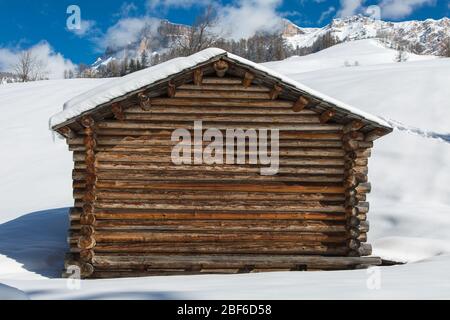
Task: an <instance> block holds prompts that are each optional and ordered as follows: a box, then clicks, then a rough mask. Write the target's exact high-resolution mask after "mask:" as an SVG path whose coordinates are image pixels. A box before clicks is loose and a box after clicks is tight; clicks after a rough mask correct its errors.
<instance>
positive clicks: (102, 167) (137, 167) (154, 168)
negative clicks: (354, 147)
mask: <svg viewBox="0 0 450 320" xmlns="http://www.w3.org/2000/svg"><path fill="white" fill-rule="evenodd" d="M97 170H98V171H99V172H111V173H114V172H113V171H117V173H126V172H140V173H148V174H157V172H167V173H171V172H184V173H194V172H198V173H202V174H208V173H220V172H222V173H227V172H228V173H257V174H259V173H260V168H258V167H257V166H233V165H223V166H202V165H198V166H176V165H172V166H167V165H157V164H145V163H137V164H122V163H99V164H98V166H97ZM75 172H76V173H77V174H83V170H75ZM278 173H279V174H338V175H343V174H344V168H343V167H326V166H319V167H307V166H302V167H281V168H280V169H279V170H278ZM368 190H369V191H370V186H368V185H367V184H362V185H360V188H359V189H358V192H362V193H367V191H368Z"/></svg>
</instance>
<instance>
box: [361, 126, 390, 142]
mask: <svg viewBox="0 0 450 320" xmlns="http://www.w3.org/2000/svg"><path fill="white" fill-rule="evenodd" d="M385 134H386V130H384V129H381V128H377V129H375V130H372V131H370V132H369V133H368V134H366V139H365V140H366V141H367V142H371V141H375V140H377V139H378V138H381V137H382V136H384V135H385Z"/></svg>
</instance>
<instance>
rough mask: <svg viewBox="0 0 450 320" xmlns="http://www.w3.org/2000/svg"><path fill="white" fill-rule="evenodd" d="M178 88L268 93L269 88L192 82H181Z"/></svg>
mask: <svg viewBox="0 0 450 320" xmlns="http://www.w3.org/2000/svg"><path fill="white" fill-rule="evenodd" d="M178 89H180V90H188V91H213V92H217V91H233V92H264V93H269V92H270V89H269V88H266V87H263V86H259V85H251V86H248V87H245V86H243V85H242V84H221V85H217V84H201V85H195V84H194V85H192V84H183V85H181V86H179V87H178Z"/></svg>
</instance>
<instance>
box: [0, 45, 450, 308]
mask: <svg viewBox="0 0 450 320" xmlns="http://www.w3.org/2000/svg"><path fill="white" fill-rule="evenodd" d="M393 54H394V53H393V52H392V51H391V50H389V49H385V48H383V47H382V46H379V45H378V44H377V43H376V42H374V41H373V40H364V41H356V42H351V43H347V44H341V45H338V46H335V47H333V48H330V49H328V50H325V51H322V52H320V53H317V54H314V55H311V56H305V57H293V58H290V59H287V60H285V61H281V62H273V63H268V64H266V65H267V66H269V67H271V68H274V69H275V70H277V71H279V72H281V73H285V74H287V75H289V76H291V77H293V78H294V79H295V80H298V81H300V82H303V83H304V84H306V85H309V86H311V87H312V88H314V89H317V90H319V91H321V92H323V93H325V94H328V95H330V96H333V97H335V98H338V99H340V100H342V101H343V102H347V103H349V104H351V105H354V106H356V107H358V108H360V109H362V110H364V111H368V112H371V113H373V114H375V115H379V116H381V117H383V118H384V119H386V120H387V121H390V122H391V123H392V124H393V125H395V126H396V127H397V130H396V131H395V132H394V133H392V134H391V135H389V136H388V137H385V138H383V139H381V140H380V141H377V143H376V146H375V150H374V152H373V157H372V159H371V163H370V180H371V182H372V186H373V192H372V194H371V195H370V196H369V201H370V203H371V211H370V214H369V219H370V222H371V231H370V232H369V241H370V242H371V243H373V244H374V250H375V254H377V255H381V256H382V257H384V258H387V259H396V260H400V261H405V262H406V261H408V262H411V263H409V264H407V265H404V266H396V267H383V268H381V271H380V272H381V288H380V289H379V290H371V289H370V288H368V287H367V284H366V283H367V279H368V275H369V273H368V272H367V271H366V270H357V271H342V272H307V273H305V272H293V273H282V272H281V273H272V274H249V275H236V276H181V277H160V278H146V279H120V280H108V281H102V280H100V281H85V282H83V283H82V287H81V289H80V290H70V288H68V287H67V282H66V281H65V280H57V279H52V280H49V279H48V278H54V277H57V276H59V274H60V272H61V270H62V258H63V255H64V253H65V250H66V243H65V239H66V230H67V225H68V221H67V209H60V208H67V207H70V206H71V205H72V202H73V201H72V194H71V170H72V161H71V155H70V153H69V152H68V151H67V147H66V145H65V143H64V141H62V140H56V141H53V139H52V136H51V133H50V131H49V130H48V118H49V117H50V116H51V115H52V114H54V113H56V112H57V111H60V110H61V108H62V105H63V103H64V102H65V100H67V99H69V98H72V97H73V96H75V95H77V94H79V93H80V92H83V91H86V90H88V89H90V88H93V87H95V86H97V85H100V84H102V83H104V82H105V81H110V80H61V81H42V82H35V83H28V84H7V85H4V86H0V108H1V112H2V115H3V116H2V117H1V118H0V137H1V138H0V148H1V150H7V152H5V153H4V154H3V156H2V158H1V160H0V161H1V163H0V176H1V177H2V182H1V183H0V194H2V201H1V202H0V213H1V214H0V283H3V284H5V285H7V286H10V287H15V288H18V289H19V290H21V291H23V292H25V294H27V295H28V296H29V297H30V298H31V299H36V298H37V299H48V298H57V299H61V298H71V299H79V298H89V299H113V298H130V299H177V298H181V299H198V298H208V299H211V298H212V299H221V298H226V299H230V298H235V299H239V298H247V299H248V298H261V299H263V298H266V299H270V298H272V299H274V298H276V299H298V298H303V299H314V298H325V299H333V298H339V299H346V298H353V299H364V298H368V299H379V298H385V299H386V298H388V299H392V298H449V297H450V280H449V278H448V269H449V268H450V232H449V230H450V185H449V184H448V181H450V129H449V125H448V123H449V121H448V119H449V118H450V109H449V108H448V101H450V91H449V90H448V84H449V83H450V59H436V58H434V57H426V56H425V57H421V56H420V57H419V56H413V55H411V57H410V61H409V62H403V63H394V62H393V59H392V57H393ZM345 60H349V61H358V62H359V66H358V67H344V62H345ZM24 199H25V200H24ZM280 288H282V289H280ZM0 294H1V293H0ZM0 298H1V296H0Z"/></svg>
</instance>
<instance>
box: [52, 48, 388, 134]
mask: <svg viewBox="0 0 450 320" xmlns="http://www.w3.org/2000/svg"><path fill="white" fill-rule="evenodd" d="M223 57H227V58H228V59H229V60H231V61H234V62H236V63H239V64H242V65H245V66H247V67H249V68H251V69H254V70H257V71H260V72H262V73H265V74H267V75H268V76H270V77H273V78H277V79H278V80H279V81H280V82H281V83H282V84H285V85H289V86H291V87H293V88H294V89H297V90H299V91H302V92H306V93H308V94H309V95H311V96H313V97H315V98H316V99H318V100H321V101H323V102H325V103H328V104H330V105H333V106H334V107H336V108H337V109H341V110H342V111H346V112H348V113H352V114H354V115H357V116H359V117H361V118H363V119H365V120H367V121H370V122H372V123H374V124H377V125H379V126H382V127H386V128H391V126H390V125H389V124H388V123H387V122H386V121H384V120H383V119H381V118H379V117H376V116H374V115H371V114H369V113H366V112H364V111H361V110H359V109H357V108H355V107H352V106H349V105H347V104H345V103H343V102H341V101H338V100H336V99H333V98H331V97H329V96H327V95H325V94H322V93H320V92H318V91H316V90H314V89H311V88H309V87H307V86H305V85H303V84H301V83H299V82H297V81H295V80H292V79H291V78H289V77H286V76H284V75H282V74H279V73H277V72H275V71H273V70H271V69H269V68H266V67H264V66H262V65H260V64H257V63H254V62H252V61H250V60H247V59H244V58H242V57H239V56H237V55H234V54H232V53H229V52H227V51H225V50H222V49H218V48H209V49H205V50H203V51H200V52H198V53H196V54H193V55H191V56H189V57H183V58H175V59H172V60H169V61H166V62H164V63H161V64H159V65H156V66H153V67H150V68H147V69H144V70H140V71H138V72H134V73H131V74H129V75H126V76H124V77H121V78H117V79H113V80H111V81H108V82H107V83H104V84H102V85H100V86H98V87H96V88H94V89H92V90H89V91H87V92H85V93H83V94H81V95H79V96H76V97H75V98H73V99H71V100H69V101H67V102H66V103H65V104H64V107H63V111H61V112H59V113H57V114H56V115H54V116H53V117H51V118H50V127H51V128H53V129H56V128H57V127H59V126H60V125H61V124H64V123H66V122H68V121H70V120H72V119H75V118H77V117H79V116H81V115H83V114H85V113H87V112H89V111H90V110H92V109H94V108H96V107H97V106H100V105H104V104H107V103H109V102H111V101H113V100H115V99H117V98H120V97H122V96H125V95H127V94H129V93H130V92H134V91H139V90H140V89H142V88H144V87H148V86H151V85H152V84H156V83H158V82H159V81H163V80H165V79H167V78H169V77H171V76H173V75H175V74H179V73H182V72H183V71H185V70H190V69H192V68H195V67H196V66H198V65H201V64H204V63H207V62H209V61H211V60H214V59H220V58H223Z"/></svg>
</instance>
